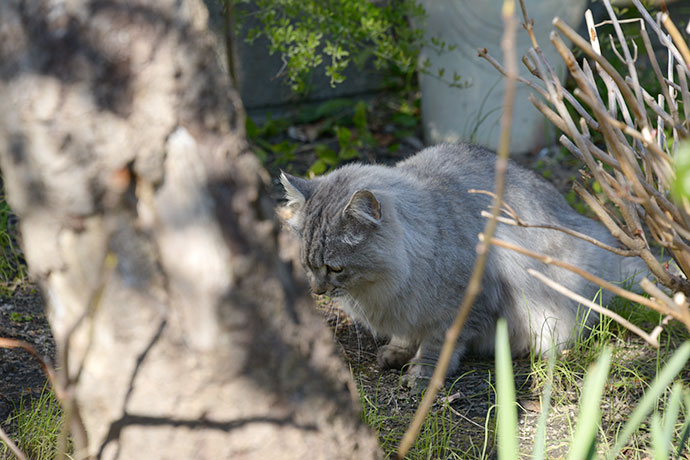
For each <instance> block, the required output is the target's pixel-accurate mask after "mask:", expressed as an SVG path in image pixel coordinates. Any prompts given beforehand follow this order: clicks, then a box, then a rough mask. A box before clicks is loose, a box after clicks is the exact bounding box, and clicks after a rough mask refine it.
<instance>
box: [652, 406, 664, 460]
mask: <svg viewBox="0 0 690 460" xmlns="http://www.w3.org/2000/svg"><path fill="white" fill-rule="evenodd" d="M649 431H650V435H651V437H652V452H653V453H654V460H667V459H668V448H667V446H666V444H665V443H664V438H665V436H664V430H663V428H661V417H660V416H659V413H658V412H657V411H654V413H653V414H652V419H651V420H650V426H649Z"/></svg>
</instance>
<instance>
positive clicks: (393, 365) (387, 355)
mask: <svg viewBox="0 0 690 460" xmlns="http://www.w3.org/2000/svg"><path fill="white" fill-rule="evenodd" d="M413 355H414V351H411V350H410V349H409V348H408V347H401V346H399V345H394V344H388V345H384V346H382V347H381V348H379V351H378V354H377V355H376V361H377V362H378V365H379V367H381V368H382V369H400V368H402V367H403V366H404V365H405V364H407V363H408V362H409V361H410V359H412V356H413Z"/></svg>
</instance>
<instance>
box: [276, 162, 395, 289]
mask: <svg viewBox="0 0 690 460" xmlns="http://www.w3.org/2000/svg"><path fill="white" fill-rule="evenodd" d="M280 181H281V183H282V184H283V187H284V188H285V197H286V199H287V207H288V208H289V211H290V213H289V214H291V215H290V216H289V217H288V219H287V224H288V225H289V227H290V228H291V229H292V231H293V232H294V233H295V234H296V235H297V236H298V237H299V239H300V260H301V262H302V265H303V266H304V268H305V270H306V272H307V277H308V278H309V283H310V285H311V288H312V290H313V291H314V292H315V293H317V294H324V293H325V294H328V295H331V296H336V297H337V296H340V295H343V294H344V292H350V293H352V292H351V290H352V289H356V288H357V286H358V285H361V284H362V283H366V282H371V281H373V280H374V278H375V275H376V271H377V270H380V266H381V263H382V261H381V256H380V249H381V239H382V233H383V232H384V227H385V225H386V220H387V219H386V215H385V214H386V209H385V203H384V206H382V202H381V200H380V198H381V197H380V196H379V197H377V196H376V194H375V193H374V192H372V191H370V190H367V189H357V188H353V186H352V185H351V184H350V182H349V181H348V179H347V177H346V176H345V175H343V174H340V175H339V174H338V173H334V174H330V175H329V176H325V177H320V178H317V179H313V180H306V179H301V178H298V177H293V176H290V175H289V174H285V173H282V174H281V176H280Z"/></svg>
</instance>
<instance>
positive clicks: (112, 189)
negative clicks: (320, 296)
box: [0, 0, 378, 460]
mask: <svg viewBox="0 0 690 460" xmlns="http://www.w3.org/2000/svg"><path fill="white" fill-rule="evenodd" d="M206 23H207V11H206V9H205V8H204V7H203V4H202V2H201V0H159V1H156V2H150V1H146V0H129V1H126V0H121V1H120V0H92V1H87V0H73V1H69V2H64V1H50V0H2V1H0V161H1V167H2V171H3V174H4V181H5V184H6V187H7V193H8V198H9V201H10V204H11V206H12V207H13V208H14V210H15V211H16V212H17V214H18V215H19V216H20V220H21V230H22V235H23V244H24V249H25V253H26V256H27V259H28V262H29V267H30V270H31V272H32V274H33V276H34V277H35V278H36V279H37V280H38V281H39V282H40V284H41V287H42V289H43V292H44V294H45V297H46V300H47V303H48V314H49V319H50V321H51V325H52V327H53V331H54V335H55V338H56V341H57V343H58V355H59V359H58V363H57V364H58V367H59V368H60V373H59V379H58V380H59V384H58V390H59V392H61V393H64V394H63V395H62V396H63V398H64V399H65V401H66V406H67V408H68V412H70V411H71V409H70V408H71V407H72V405H71V404H70V401H72V402H73V403H74V405H73V406H74V408H75V410H76V412H74V414H73V415H71V416H70V415H69V414H68V415H67V416H68V417H70V420H71V421H70V425H71V426H72V427H73V428H74V430H73V439H74V441H75V443H76V444H77V445H76V447H77V449H78V450H79V451H78V452H77V455H76V457H83V456H85V454H88V455H90V456H93V457H96V458H107V459H112V458H121V459H159V458H175V459H192V458H194V459H213V460H218V459H230V458H233V459H237V458H266V459H270V458H358V459H360V458H372V457H376V456H377V455H378V447H377V444H376V440H375V438H374V436H373V435H372V434H371V433H370V432H369V431H368V430H367V429H366V428H364V427H362V426H361V425H360V423H359V414H358V411H357V409H358V408H357V401H358V397H357V394H356V389H355V388H354V386H353V384H352V381H351V379H350V378H349V375H348V373H347V371H346V369H345V368H344V366H343V364H342V363H341V361H340V360H339V359H338V357H337V356H336V354H335V353H334V347H333V345H332V342H331V340H330V337H329V334H328V333H327V332H326V330H325V329H324V328H323V323H322V321H321V319H320V318H318V317H317V316H316V315H315V313H314V312H313V310H312V303H311V301H310V299H309V298H308V296H306V295H305V294H304V292H306V291H305V290H304V289H303V288H302V287H301V286H299V285H298V284H297V283H296V281H295V280H294V279H293V276H292V274H291V272H290V271H289V270H288V269H287V268H286V266H285V265H284V264H282V263H281V262H280V261H279V259H278V257H277V255H276V254H277V247H276V245H277V243H276V236H277V227H276V224H275V223H274V220H273V217H272V204H271V203H270V202H269V200H268V199H267V197H266V194H265V192H264V190H263V185H264V184H265V183H266V182H268V177H266V173H265V171H263V170H262V169H261V167H260V166H259V165H258V164H257V162H256V160H255V158H254V156H253V155H252V154H251V153H250V152H249V151H248V150H247V146H246V144H245V140H244V133H243V126H244V119H243V114H242V111H241V104H240V102H239V101H238V99H237V97H236V95H235V93H234V92H233V91H232V90H231V89H230V82H229V80H228V77H227V75H225V74H223V72H222V71H220V70H219V66H218V63H217V61H216V57H215V55H214V53H213V50H212V46H211V40H210V38H209V36H208V34H207V32H206ZM70 395H73V396H74V397H73V398H71V397H70ZM80 421H83V426H84V427H85V428H86V431H85V433H80V430H79V429H78V427H79V426H80V424H81V423H80ZM84 434H86V437H84V436H83V435H84Z"/></svg>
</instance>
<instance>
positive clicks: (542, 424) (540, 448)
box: [532, 348, 556, 460]
mask: <svg viewBox="0 0 690 460" xmlns="http://www.w3.org/2000/svg"><path fill="white" fill-rule="evenodd" d="M551 351H552V352H551V353H549V370H548V374H547V377H546V386H545V387H544V396H543V398H542V400H541V414H540V415H539V422H538V423H537V433H536V434H535V435H534V447H533V449H532V460H542V459H543V458H544V453H545V449H546V422H547V420H548V418H549V409H551V390H552V389H553V370H554V368H555V367H556V349H555V348H553V349H552V350H551Z"/></svg>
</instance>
